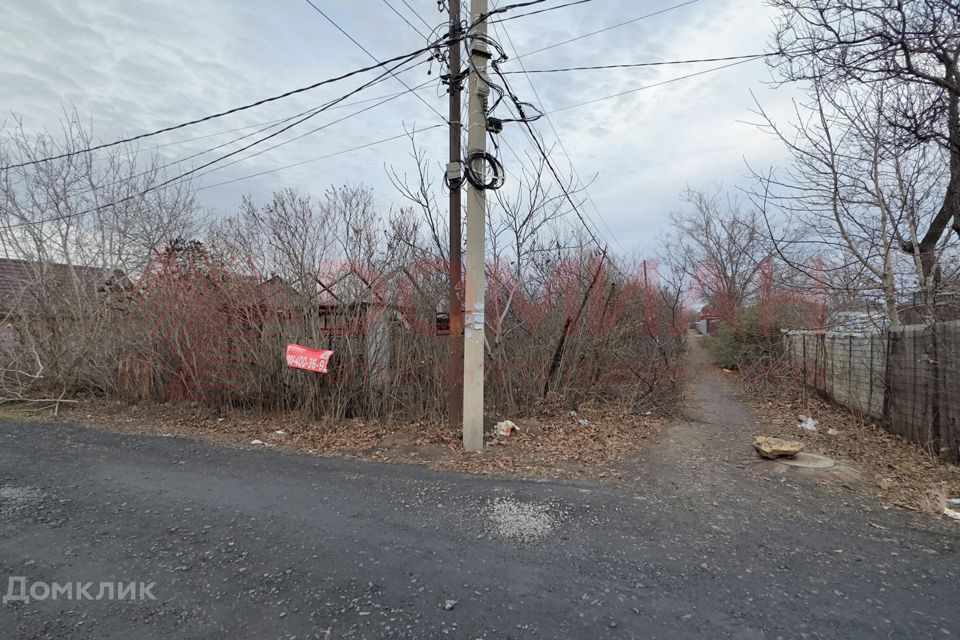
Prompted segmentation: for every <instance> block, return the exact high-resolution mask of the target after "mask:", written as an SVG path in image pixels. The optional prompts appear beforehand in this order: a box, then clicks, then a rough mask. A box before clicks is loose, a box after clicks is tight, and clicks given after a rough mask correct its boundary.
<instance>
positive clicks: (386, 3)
mask: <svg viewBox="0 0 960 640" xmlns="http://www.w3.org/2000/svg"><path fill="white" fill-rule="evenodd" d="M383 4H385V5H387V6H388V7H390V10H391V11H393V12H394V13H395V14H397V15H398V16H399V17H400V19H401V20H403V21H404V22H406V23H407V26H408V27H410V28H411V29H413V30H414V31H416V32H417V33H418V34H419V35H420V36H421V37H422V38H423V39H425V40H429V38H428V37H427V34H425V33H424V32H423V31H420V29H417V28H416V27H415V26H414V25H413V23H412V22H410V21H409V20H407V16H405V15H403V14H402V13H400V12H399V11H397V8H396V7H394V6H393V5H392V4H390V0H383Z"/></svg>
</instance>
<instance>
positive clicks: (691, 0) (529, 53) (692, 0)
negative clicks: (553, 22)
mask: <svg viewBox="0 0 960 640" xmlns="http://www.w3.org/2000/svg"><path fill="white" fill-rule="evenodd" d="M699 1H700V0H687V1H686V2H681V3H680V4H675V5H673V6H670V7H667V8H666V9H660V10H659V11H654V12H652V13H647V14H644V15H642V16H637V17H636V18H631V19H629V20H624V21H623V22H618V23H617V24H613V25H610V26H609V27H604V28H603V29H597V30H596V31H591V32H590V33H584V34H583V35H579V36H576V37H574V38H570V39H568V40H563V41H561V42H555V43H554V44H548V45H547V46H545V47H541V48H540V49H534V50H533V51H527V52H526V53H521V54H520V55H518V56H516V57H515V58H513V59H514V60H518V59H520V58H526V57H527V56H532V55H533V54H535V53H541V52H543V51H548V50H550V49H553V48H555V47H560V46H563V45H565V44H570V43H571V42H576V41H577V40H583V39H584V38H589V37H590V36H595V35H597V34H598V33H604V32H606V31H610V30H612V29H617V28H619V27H623V26H626V25H628V24H633V23H634V22H639V21H640V20H646V19H647V18H652V17H654V16H659V15H661V14H664V13H667V12H668V11H673V10H674V9H680V8H681V7H686V6H687V5H691V4H695V3H697V2H699Z"/></svg>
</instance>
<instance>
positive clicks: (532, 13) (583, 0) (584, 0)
mask: <svg viewBox="0 0 960 640" xmlns="http://www.w3.org/2000/svg"><path fill="white" fill-rule="evenodd" d="M592 1H593V0H574V1H573V2H567V3H566V4H558V5H556V6H553V7H547V8H546V9H538V10H537V11H530V12H528V13H519V14H517V15H512V16H507V17H505V18H500V19H499V20H491V21H490V24H496V23H498V22H506V21H507V20H514V19H516V18H526V17H527V16H535V15H537V14H538V13H546V12H548V11H555V10H557V9H563V8H565V7H572V6H574V5H577V4H584V3H587V2H592Z"/></svg>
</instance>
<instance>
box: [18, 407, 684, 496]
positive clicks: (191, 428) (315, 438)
mask: <svg viewBox="0 0 960 640" xmlns="http://www.w3.org/2000/svg"><path fill="white" fill-rule="evenodd" d="M644 413H645V414H646V415H643V414H637V413H636V412H635V411H634V410H632V409H631V408H630V407H629V406H628V405H626V404H620V403H616V402H611V403H587V404H584V405H582V406H580V407H578V408H577V411H572V412H571V411H568V410H560V409H555V408H550V409H542V410H541V412H540V413H538V414H536V415H530V416H527V417H514V416H511V420H512V421H513V422H514V423H515V424H514V426H515V427H516V429H515V430H513V429H511V430H510V431H511V432H510V434H509V436H506V437H505V436H503V435H501V436H499V437H498V436H496V434H495V433H493V432H491V433H488V434H485V441H486V444H487V446H486V447H485V448H484V450H483V452H482V453H480V454H468V453H465V452H463V450H462V446H461V436H460V433H459V432H457V431H453V430H451V429H449V428H448V427H447V426H446V425H445V424H441V423H432V422H408V423H381V422H372V421H364V420H359V419H350V420H342V421H338V422H334V421H330V420H313V419H310V418H307V417H305V416H302V415H299V414H294V413H279V412H278V413H263V412H255V411H249V412H248V411H242V410H230V411H218V410H216V409H212V408H210V407H208V406H206V405H204V404H202V403H199V402H180V403H165V404H141V405H131V404H129V403H125V402H121V401H110V400H101V399H86V400H84V401H83V402H82V403H81V406H80V407H79V408H78V409H76V410H74V411H70V412H68V413H65V414H64V415H63V416H61V417H60V418H58V420H59V421H60V422H66V423H80V424H84V425H86V426H90V427H94V428H101V429H106V430H110V431H116V432H121V433H136V434H152V435H163V436H167V437H171V436H180V437H188V438H197V439H202V440H208V441H213V442H218V443H221V444H228V445H231V446H241V447H251V446H253V447H256V448H261V447H276V448H278V449H282V450H289V451H297V452H303V453H310V454H314V455H321V456H331V457H350V458H358V459H366V460H377V461H381V462H409V463H417V464H426V465H428V466H430V467H431V468H434V469H438V470H445V471H458V472H465V473H473V474H485V475H490V474H493V475H520V476H533V477H584V476H589V477H598V478H617V477H619V473H618V472H617V470H616V468H617V467H618V466H619V465H620V464H621V463H622V461H623V460H624V459H625V458H627V457H628V456H630V455H631V454H633V453H635V452H636V451H638V450H639V449H640V448H641V447H642V446H643V444H644V443H645V442H646V441H647V440H649V439H650V438H651V437H652V436H654V435H656V434H657V433H659V431H660V430H661V428H662V427H663V425H664V424H665V420H663V419H662V418H659V417H656V416H652V415H650V414H649V412H644ZM13 417H16V416H13ZM491 424H492V423H491ZM253 443H256V444H253Z"/></svg>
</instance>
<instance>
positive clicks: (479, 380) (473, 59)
mask: <svg viewBox="0 0 960 640" xmlns="http://www.w3.org/2000/svg"><path fill="white" fill-rule="evenodd" d="M486 13H487V0H471V2H470V24H471V25H474V26H473V28H472V29H471V30H470V33H471V34H482V35H485V34H486V33H487V21H486V19H485V18H484V19H483V20H481V18H482V17H483V16H484V15H485V14H486ZM467 44H468V45H469V47H470V52H469V55H470V67H471V72H470V83H469V85H470V87H469V88H470V103H469V107H470V118H469V123H468V129H467V158H472V157H474V155H476V154H478V153H483V152H485V151H486V149H487V115H486V109H485V105H486V101H487V95H488V94H489V93H490V88H489V86H488V85H487V83H486V82H485V80H486V78H485V77H481V75H485V74H486V69H487V59H488V58H489V57H490V54H489V52H488V51H487V48H486V45H485V44H483V43H482V42H479V41H477V40H475V39H472V38H468V39H467ZM485 166H486V163H485V161H484V160H483V159H482V158H480V159H478V160H476V161H474V162H473V163H472V166H469V167H464V169H465V171H471V170H473V171H474V172H476V173H478V174H480V175H481V176H482V175H483V172H484V170H485ZM486 204H487V197H486V194H485V193H484V190H483V189H479V188H477V187H476V186H475V185H473V184H472V183H470V182H469V181H468V186H467V278H466V298H465V301H464V302H465V304H466V317H465V318H464V331H463V448H464V449H466V450H467V451H480V450H481V449H483V356H484V354H483V350H484V323H485V319H484V304H483V300H484V293H485V291H486V276H485V274H484V255H485V250H484V235H485V228H484V227H485V220H484V218H485V214H486Z"/></svg>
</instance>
